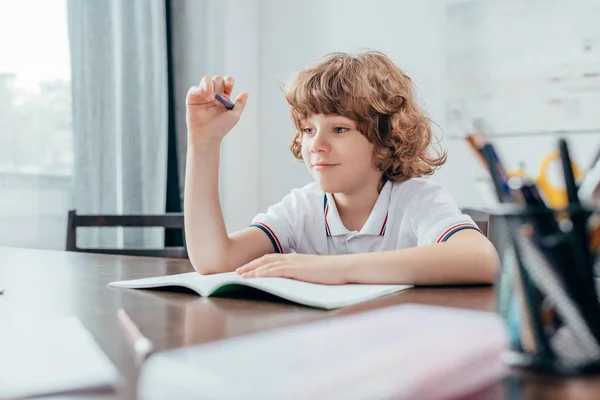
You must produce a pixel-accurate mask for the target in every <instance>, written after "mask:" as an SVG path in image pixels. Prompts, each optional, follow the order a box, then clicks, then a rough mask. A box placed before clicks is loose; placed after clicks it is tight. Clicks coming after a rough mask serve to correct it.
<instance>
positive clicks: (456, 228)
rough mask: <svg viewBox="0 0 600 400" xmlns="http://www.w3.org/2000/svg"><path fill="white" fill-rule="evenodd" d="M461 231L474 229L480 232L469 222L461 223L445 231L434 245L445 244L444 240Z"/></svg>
mask: <svg viewBox="0 0 600 400" xmlns="http://www.w3.org/2000/svg"><path fill="white" fill-rule="evenodd" d="M463 229H475V230H477V231H479V232H481V231H480V230H479V228H478V227H477V226H476V225H473V224H472V223H470V222H462V223H460V224H454V225H452V226H451V227H450V228H448V229H446V231H444V233H442V234H441V235H440V237H439V238H438V240H437V241H436V243H442V242H445V241H446V240H448V239H450V236H452V235H454V234H455V233H456V232H458V231H462V230H463Z"/></svg>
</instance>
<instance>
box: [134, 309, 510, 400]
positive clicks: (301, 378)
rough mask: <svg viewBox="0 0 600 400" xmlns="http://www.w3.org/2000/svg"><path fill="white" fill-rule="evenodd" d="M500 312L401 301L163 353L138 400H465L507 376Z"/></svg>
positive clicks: (143, 377)
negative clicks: (503, 356) (379, 307)
mask: <svg viewBox="0 0 600 400" xmlns="http://www.w3.org/2000/svg"><path fill="white" fill-rule="evenodd" d="M507 348H508V335H507V332H506V331H505V327H504V324H503V322H502V320H501V319H500V318H499V317H498V316H497V315H496V314H493V313H484V312H479V311H468V310H459V309H453V308H445V307H434V306H421V305H412V304H408V305H399V306H392V307H387V308H382V309H377V310H374V311H369V312H364V313H359V314H354V315H350V316H342V317H337V318H332V319H326V320H320V321H317V322H311V323H308V324H305V325H298V326H291V327H286V328H280V329H274V330H271V331H266V332H262V333H256V334H250V335H244V336H238V337H235V338H231V339H227V340H222V341H216V342H210V343H206V344H203V345H198V346H194V347H188V348H181V349H176V350H169V351H165V352H159V353H156V354H154V355H152V356H150V358H149V359H148V360H147V361H146V362H145V364H144V365H143V366H142V369H141V374H140V379H139V381H138V395H139V398H140V399H163V398H165V396H167V395H168V396H170V397H171V398H177V399H382V398H386V399H388V398H393V399H419V400H437V399H450V398H460V397H464V396H467V395H469V394H472V393H474V392H477V391H479V390H482V389H485V388H486V387H488V386H490V385H492V384H494V383H496V382H498V381H499V380H501V379H502V378H503V376H504V375H505V374H506V372H507V368H506V366H505V364H504V363H503V361H502V355H503V354H504V352H505V351H506V350H507Z"/></svg>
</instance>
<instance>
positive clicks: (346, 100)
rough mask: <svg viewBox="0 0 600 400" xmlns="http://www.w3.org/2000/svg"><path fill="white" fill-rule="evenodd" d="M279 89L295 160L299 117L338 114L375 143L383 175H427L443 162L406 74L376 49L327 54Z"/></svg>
mask: <svg viewBox="0 0 600 400" xmlns="http://www.w3.org/2000/svg"><path fill="white" fill-rule="evenodd" d="M284 91H285V98H286V100H287V102H288V104H289V105H290V113H291V117H292V120H293V122H294V125H295V126H296V129H297V132H296V134H295V135H294V137H293V139H292V142H291V144H290V149H291V150H292V153H293V154H294V156H295V157H296V158H297V159H299V160H302V152H301V148H302V144H301V134H302V133H301V132H302V126H301V125H302V121H303V120H305V119H306V118H308V117H310V116H311V115H314V114H339V115H342V116H344V117H346V118H350V119H352V120H353V121H355V122H356V124H357V128H358V130H359V131H360V132H361V133H362V134H364V135H365V136H366V138H367V139H368V140H369V141H370V142H371V143H373V144H374V145H375V149H374V152H373V153H374V154H373V156H374V162H375V164H376V166H377V168H379V169H380V170H381V171H383V179H384V180H390V181H392V182H402V181H405V180H407V179H410V178H415V177H420V176H424V175H430V174H432V173H433V172H434V171H435V170H436V169H437V168H438V167H440V166H441V165H442V164H443V163H444V162H445V161H446V154H445V153H444V152H437V154H436V155H434V156H432V155H430V154H429V147H430V145H431V144H432V137H433V135H432V132H431V127H430V125H429V123H430V120H429V118H428V117H427V116H425V114H424V113H423V112H422V111H421V110H420V109H419V107H418V105H417V102H416V100H415V98H414V97H413V88H412V81H411V79H410V78H409V77H408V76H406V75H405V74H404V73H403V72H402V71H401V70H400V68H398V67H397V66H396V65H395V64H394V63H393V62H392V60H390V59H389V58H388V57H387V56H386V55H384V54H382V53H380V52H376V51H367V52H362V53H358V54H346V53H332V54H329V55H328V56H326V57H325V58H323V59H322V60H321V61H319V62H318V63H316V64H314V65H312V66H310V67H308V68H305V69H303V70H301V71H300V72H299V73H298V74H296V76H295V77H294V78H293V79H292V81H291V82H290V83H288V84H287V85H286V86H285V89H284Z"/></svg>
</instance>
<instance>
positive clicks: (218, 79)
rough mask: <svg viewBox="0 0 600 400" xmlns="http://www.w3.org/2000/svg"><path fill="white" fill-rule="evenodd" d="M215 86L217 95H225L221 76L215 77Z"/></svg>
mask: <svg viewBox="0 0 600 400" xmlns="http://www.w3.org/2000/svg"><path fill="white" fill-rule="evenodd" d="M212 80H213V85H214V89H215V93H218V94H225V92H224V90H223V89H224V87H223V77H222V76H221V75H215V76H213V79H212Z"/></svg>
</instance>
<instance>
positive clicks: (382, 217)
mask: <svg viewBox="0 0 600 400" xmlns="http://www.w3.org/2000/svg"><path fill="white" fill-rule="evenodd" d="M251 226H254V227H257V228H259V229H261V230H262V231H263V232H265V233H266V234H267V236H268V237H269V239H270V240H271V242H272V243H273V247H274V248H275V252H276V253H304V254H321V255H337V254H352V253H366V252H375V251H387V250H399V249H405V248H409V247H415V246H427V245H431V244H434V243H440V242H444V241H446V240H448V238H449V237H450V236H452V234H454V233H456V232H458V231H460V230H462V229H476V230H479V229H478V228H477V225H476V224H475V223H474V222H473V220H472V219H471V218H470V217H469V216H468V215H465V214H462V213H461V212H460V210H459V208H458V206H457V205H456V202H455V201H454V199H453V198H452V196H451V195H450V193H449V192H448V191H447V190H446V189H445V188H444V187H443V186H441V185H440V184H438V183H436V182H434V181H431V180H429V179H423V178H414V179H410V180H408V181H405V182H400V183H392V182H389V181H388V182H387V183H386V184H385V185H384V186H383V188H382V189H381V192H380V193H379V197H378V199H377V201H376V202H375V206H374V207H373V210H372V211H371V214H370V215H369V218H368V219H367V222H366V223H365V225H364V226H363V227H362V229H361V230H360V231H358V232H357V231H349V230H348V229H347V228H346V227H345V226H344V224H343V222H342V220H341V219H340V215H339V214H338V210H337V208H336V205H335V201H334V199H333V196H332V195H331V194H330V193H324V192H323V190H322V189H321V188H320V187H319V186H318V185H317V184H316V183H310V184H308V185H306V186H304V187H303V188H300V189H294V190H292V191H291V193H290V194H288V195H287V196H286V197H284V198H283V200H282V201H281V202H279V203H277V204H275V205H273V206H270V207H269V208H268V210H267V212H266V213H262V214H259V215H257V216H256V217H255V218H254V219H253V220H252V225H251Z"/></svg>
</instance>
